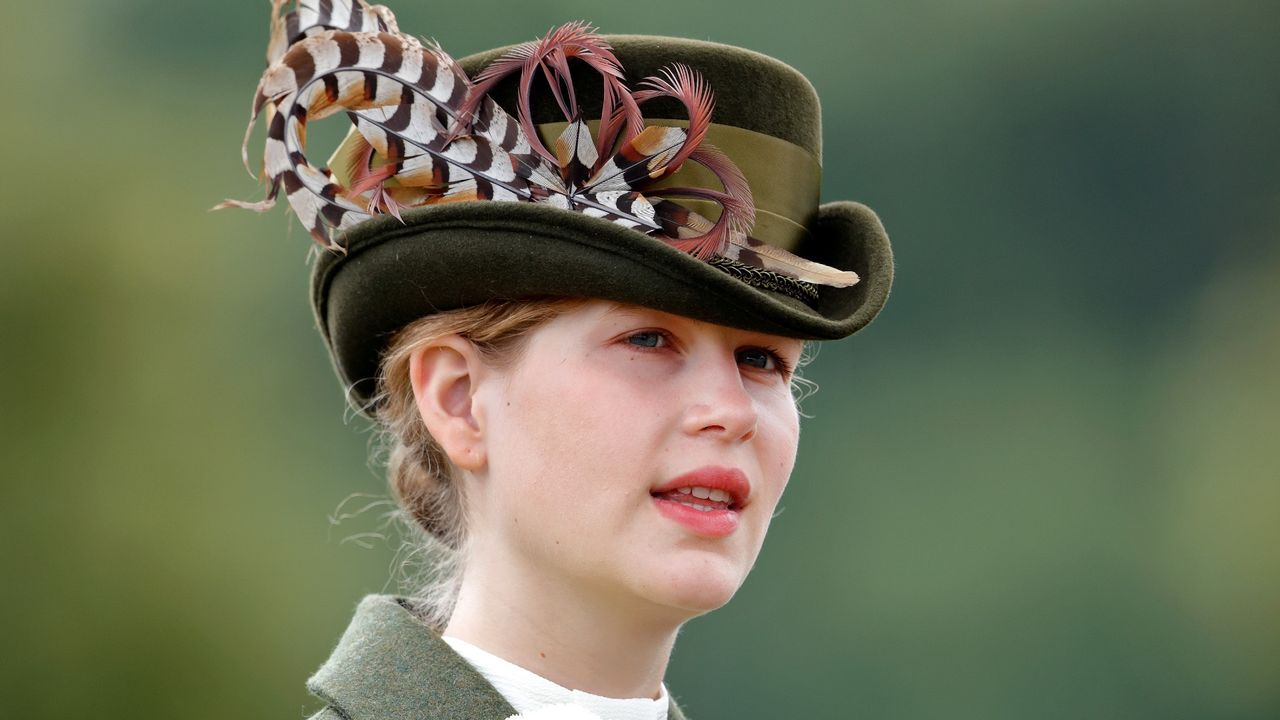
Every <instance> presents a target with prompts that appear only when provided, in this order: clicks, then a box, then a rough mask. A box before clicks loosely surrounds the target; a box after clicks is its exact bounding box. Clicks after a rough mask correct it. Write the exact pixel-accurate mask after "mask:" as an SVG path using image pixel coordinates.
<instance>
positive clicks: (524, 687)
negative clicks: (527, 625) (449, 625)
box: [444, 635, 669, 720]
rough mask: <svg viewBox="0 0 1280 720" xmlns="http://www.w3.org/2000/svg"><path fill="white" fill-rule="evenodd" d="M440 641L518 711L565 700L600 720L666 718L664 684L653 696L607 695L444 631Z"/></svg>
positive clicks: (665, 688) (555, 703)
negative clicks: (555, 679)
mask: <svg viewBox="0 0 1280 720" xmlns="http://www.w3.org/2000/svg"><path fill="white" fill-rule="evenodd" d="M444 641H445V642H447V643H449V646H450V647H452V648H453V649H454V650H455V651H456V652H457V653H458V654H459V655H461V656H462V657H463V659H465V660H466V661H467V662H469V663H471V665H472V666H474V667H475V669H476V670H477V671H479V673H480V674H481V675H483V676H484V679H485V680H488V681H489V684H491V685H493V687H494V688H496V689H497V690H498V693H499V694H501V695H502V697H504V698H506V700H507V702H509V703H511V707H513V708H515V709H516V712H518V713H521V714H524V713H530V712H533V711H535V710H537V709H539V708H542V707H546V706H548V705H566V704H567V705H575V706H578V707H581V708H583V709H585V710H588V711H590V712H592V713H594V714H596V715H598V716H599V717H600V718H601V720H667V706H668V704H669V699H668V696H667V686H666V685H665V684H663V685H661V686H660V687H661V692H660V695H659V696H658V699H657V700H654V699H652V698H626V699H618V698H607V697H603V696H601V695H592V694H591V693H588V692H582V691H581V690H570V689H569V688H566V687H561V686H560V685H557V684H555V683H553V682H551V681H550V680H548V679H546V678H544V677H542V676H541V675H538V674H537V673H535V672H532V671H530V670H526V669H524V668H522V667H520V666H519V665H516V664H515V663H511V662H508V661H506V660H503V659H502V658H500V657H498V656H497V655H494V654H493V653H490V652H488V651H485V650H481V649H480V648H478V647H476V646H475V645H472V644H471V643H469V642H467V641H465V640H459V639H458V638H456V637H450V636H448V635H445V636H444Z"/></svg>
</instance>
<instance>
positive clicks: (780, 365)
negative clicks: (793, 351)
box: [624, 330, 793, 379]
mask: <svg viewBox="0 0 1280 720" xmlns="http://www.w3.org/2000/svg"><path fill="white" fill-rule="evenodd" d="M644 335H657V336H658V337H660V338H662V339H663V340H664V341H665V342H667V343H668V344H670V343H671V342H672V339H671V334H670V333H668V332H666V331H664V330H641V331H640V332H634V333H631V334H630V335H628V336H626V338H624V339H625V340H626V341H627V344H628V345H631V346H632V347H636V348H640V349H641V350H657V349H658V348H657V347H654V346H651V345H641V344H639V343H633V342H631V340H632V338H637V337H641V336H644ZM742 350H759V351H762V352H764V354H766V355H768V356H769V360H771V361H772V362H773V370H768V369H767V368H755V369H757V370H764V371H766V372H776V373H778V374H779V375H781V376H782V377H784V378H788V379H789V378H790V377H791V372H792V370H793V368H792V367H791V363H789V362H787V360H786V358H784V357H782V353H781V352H779V351H778V349H777V348H775V347H771V346H769V345H752V346H750V347H746V348H742ZM742 350H739V351H738V352H742ZM739 362H741V360H739Z"/></svg>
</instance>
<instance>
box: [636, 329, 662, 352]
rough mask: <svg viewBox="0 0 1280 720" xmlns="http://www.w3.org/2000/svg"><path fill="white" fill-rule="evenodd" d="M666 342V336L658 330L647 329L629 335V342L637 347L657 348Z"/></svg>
mask: <svg viewBox="0 0 1280 720" xmlns="http://www.w3.org/2000/svg"><path fill="white" fill-rule="evenodd" d="M666 342H667V338H666V336H664V335H663V334H662V333H660V332H658V331H656V330H646V331H644V332H638V333H632V334H631V335H628V336H627V343H628V344H630V345H635V346H637V347H648V348H656V347H660V346H662V345H665V344H666Z"/></svg>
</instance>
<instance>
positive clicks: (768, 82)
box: [458, 35, 822, 163]
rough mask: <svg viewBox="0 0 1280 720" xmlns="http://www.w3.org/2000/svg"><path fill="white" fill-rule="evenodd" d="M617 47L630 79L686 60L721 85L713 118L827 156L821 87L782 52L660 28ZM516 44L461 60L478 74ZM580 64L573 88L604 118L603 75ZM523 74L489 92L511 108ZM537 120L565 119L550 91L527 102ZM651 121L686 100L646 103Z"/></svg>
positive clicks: (614, 39) (617, 38) (611, 39)
mask: <svg viewBox="0 0 1280 720" xmlns="http://www.w3.org/2000/svg"><path fill="white" fill-rule="evenodd" d="M603 38H604V40H606V41H607V42H608V43H609V45H610V47H611V49H612V51H613V54H614V55H615V56H616V57H617V58H618V61H619V63H620V64H621V65H622V67H623V68H625V70H626V74H627V76H626V78H625V81H626V82H627V84H628V85H633V84H634V83H635V81H636V80H638V79H640V78H644V77H651V76H654V75H657V74H658V73H659V72H660V71H661V69H662V68H664V67H668V66H670V65H671V64H672V63H682V64H685V65H688V66H689V67H691V68H693V69H694V70H696V71H697V72H698V73H700V74H701V75H702V77H703V78H704V79H705V80H706V81H707V84H708V85H710V86H711V87H712V88H713V89H714V90H715V111H714V112H713V113H712V116H711V120H712V122H714V123H717V124H720V125H728V126H732V127H738V128H742V129H744V130H750V131H752V132H758V133H762V134H764V135H770V136H773V137H775V138H778V139H780V140H784V141H786V142H789V143H791V144H793V145H796V146H798V147H800V148H803V149H804V150H806V151H808V152H809V153H810V154H811V155H812V156H813V158H814V160H815V161H817V162H819V163H821V161H822V111H821V105H820V104H819V101H818V93H817V91H816V90H815V89H814V87H813V84H812V83H810V82H809V80H808V78H806V77H805V76H804V75H802V74H801V73H800V71H799V70H796V69H795V68H793V67H791V66H790V65H787V64H786V63H784V62H782V61H781V60H778V59H776V58H773V57H770V56H768V55H764V54H762V53H758V52H754V51H752V50H747V49H745V48H740V47H734V46H732V45H723V44H720V43H714V42H707V41H704V40H690V39H687V38H676V37H663V36H654V35H604V36H603ZM514 47H517V46H515V45H512V46H507V47H500V48H495V49H493V50H487V51H484V52H480V53H476V54H474V55H469V56H467V57H465V58H462V59H460V60H459V61H458V62H459V64H460V65H461V66H462V68H463V70H465V71H466V73H467V74H468V75H469V76H471V77H475V76H476V75H477V74H479V73H480V72H481V71H482V70H484V69H485V68H486V67H488V66H489V65H490V64H492V63H493V62H494V61H495V60H497V59H498V58H500V57H502V56H503V55H504V54H506V53H507V52H509V51H510V50H512V49H513V48H514ZM570 63H571V66H573V67H574V72H573V79H574V90H575V94H576V95H577V99H578V102H579V104H580V105H581V106H582V110H583V112H584V115H585V117H587V118H588V119H594V118H599V117H600V108H601V105H602V83H601V82H600V75H599V74H597V73H594V72H591V71H590V70H587V69H586V68H585V67H584V68H582V71H581V72H579V71H578V70H579V68H578V67H577V65H578V64H580V61H578V60H576V59H573V60H570ZM518 89H519V78H518V76H515V75H512V76H508V77H507V78H505V79H504V80H503V81H501V82H500V83H498V85H497V86H496V87H494V88H493V89H492V90H491V91H490V92H489V97H491V98H493V99H494V101H495V102H497V103H498V104H499V105H501V106H502V107H503V108H504V109H506V110H507V111H508V112H511V113H513V114H514V113H515V112H516V111H517V109H518V102H517V93H518ZM529 110H530V113H531V117H532V120H533V122H534V124H543V123H554V122H562V121H564V120H565V117H564V113H563V112H561V110H560V108H559V106H558V105H557V104H556V102H555V99H554V97H553V96H552V94H551V93H550V92H536V91H535V92H534V93H533V94H532V96H531V100H530V107H529ZM644 116H645V119H646V120H678V119H685V118H686V111H685V108H684V106H683V105H682V104H681V103H680V102H679V101H677V100H675V99H673V98H656V99H654V100H651V101H649V102H647V103H645V105H644Z"/></svg>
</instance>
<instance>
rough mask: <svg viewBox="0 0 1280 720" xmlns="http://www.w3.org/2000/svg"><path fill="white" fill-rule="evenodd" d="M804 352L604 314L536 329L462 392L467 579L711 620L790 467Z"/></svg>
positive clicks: (766, 338) (607, 306)
mask: <svg viewBox="0 0 1280 720" xmlns="http://www.w3.org/2000/svg"><path fill="white" fill-rule="evenodd" d="M801 350H802V342H801V341H799V340H795V339H791V338H783V337H778V336H773V335H767V334H763V333H756V332H748V331H745V330H735V329H732V328H727V327H723V326H720V325H712V324H709V323H705V322H700V321H697V320H690V319H688V318H683V317H679V316H675V315H669V314H666V313H662V312H658V311H655V310H649V309H646V308H641V307H636V306H630V305H618V304H614V303H607V302H603V301H592V302H588V303H586V304H584V305H582V306H581V307H578V308H577V309H574V310H571V311H569V312H567V313H566V314H564V315H561V316H559V317H557V318H556V319H554V320H552V321H550V322H548V323H546V324H545V325H543V326H541V327H539V328H538V329H537V330H536V331H534V332H533V333H532V334H531V335H530V337H529V338H528V341H527V345H526V346H525V349H524V351H523V353H522V355H521V357H520V359H519V360H518V361H517V362H516V363H515V364H514V365H513V366H512V367H511V368H509V369H507V370H503V371H494V372H490V373H486V374H485V375H484V376H483V377H482V378H480V379H478V380H477V381H476V384H475V386H474V387H473V388H472V390H473V396H472V403H473V412H474V413H475V414H476V418H477V422H478V424H479V427H480V428H481V429H482V432H483V443H484V453H485V458H486V460H485V464H484V467H482V468H480V469H479V470H478V471H477V472H475V473H473V477H472V478H471V486H470V487H468V493H469V496H470V497H469V505H470V517H469V520H468V522H469V528H470V533H471V541H472V543H473V544H472V547H471V555H470V557H469V559H468V563H469V564H471V563H485V564H486V567H489V568H493V567H495V565H494V564H497V565H496V567H499V568H503V569H504V571H505V572H506V573H507V576H509V577H511V578H513V579H517V578H524V579H526V580H527V581H528V582H533V583H554V584H555V585H556V586H558V587H562V588H563V587H571V588H572V589H573V592H574V593H575V595H576V596H577V597H595V598H598V599H605V600H607V601H608V602H610V603H612V604H613V606H619V604H628V605H630V606H632V607H634V604H635V603H641V604H644V605H645V606H647V607H650V608H658V609H661V610H662V611H663V612H665V613H666V616H667V617H677V618H679V619H687V618H688V617H692V616H694V615H697V614H700V613H703V612H706V611H708V610H711V609H714V608H717V607H719V606H721V605H723V604H724V603H725V602H727V601H728V600H729V599H730V597H732V596H733V593H734V592H735V591H736V590H737V589H738V587H739V586H740V585H741V584H742V582H743V580H744V579H745V578H746V575H747V572H748V571H749V570H750V569H751V566H752V564H753V563H754V562H755V559H756V556H757V554H758V553H759V551H760V546H761V543H762V542H763V541H764V537H765V533H766V531H767V530H768V528H769V520H770V518H771V517H772V515H773V512H774V508H775V506H776V505H777V503H778V499H779V497H780V496H781V495H782V491H783V489H784V488H785V487H786V484H787V479H788V477H789V476H790V474H791V468H792V465H793V464H794V461H795V454H796V444H797V441H798V438H799V419H798V416H797V412H796V407H795V403H794V401H793V399H792V395H791V392H790V368H794V367H795V365H796V363H797V361H798V360H799V357H800V353H801ZM682 488H683V491H682ZM707 490H709V491H710V497H699V496H706V495H707V494H708V492H707ZM690 491H691V492H690ZM693 505H699V506H701V507H703V508H710V509H707V510H703V509H700V508H697V507H693ZM513 581H517V582H518V580H513ZM529 591H530V592H536V588H530V589H529ZM584 593H585V594H587V595H584Z"/></svg>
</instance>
